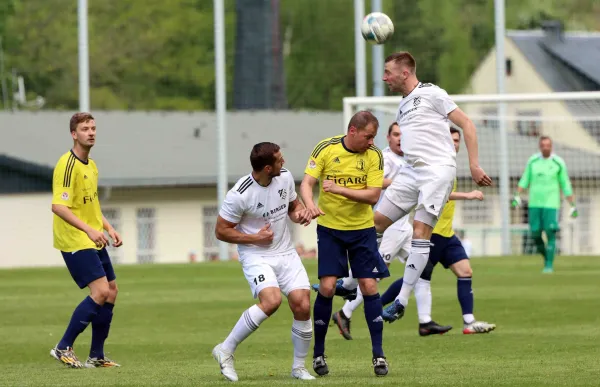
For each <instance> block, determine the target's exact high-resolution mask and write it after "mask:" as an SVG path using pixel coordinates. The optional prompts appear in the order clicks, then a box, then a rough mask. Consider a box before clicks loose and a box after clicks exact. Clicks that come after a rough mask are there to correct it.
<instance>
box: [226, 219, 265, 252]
mask: <svg viewBox="0 0 600 387" xmlns="http://www.w3.org/2000/svg"><path fill="white" fill-rule="evenodd" d="M235 226H237V223H232V222H230V221H227V220H225V219H223V218H222V217H221V216H220V215H219V216H218V217H217V226H216V227H215V236H216V237H217V239H218V240H220V241H223V242H227V243H233V244H236V245H259V246H267V245H270V244H271V242H273V231H271V225H270V224H267V225H265V226H264V227H263V228H261V229H260V231H259V232H257V233H256V234H244V233H243V232H240V231H238V230H236V228H235Z"/></svg>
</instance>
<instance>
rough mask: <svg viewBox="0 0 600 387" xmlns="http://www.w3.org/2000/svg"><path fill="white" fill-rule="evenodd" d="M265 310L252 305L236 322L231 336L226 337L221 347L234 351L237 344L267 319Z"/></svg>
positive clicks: (230, 351)
mask: <svg viewBox="0 0 600 387" xmlns="http://www.w3.org/2000/svg"><path fill="white" fill-rule="evenodd" d="M267 317H269V316H267V315H266V314H265V312H263V311H262V310H261V309H260V308H259V307H258V305H252V306H251V307H250V308H248V309H246V310H245V311H244V313H242V316H241V317H240V319H239V320H238V322H237V323H236V324H235V326H234V327H233V329H232V330H231V332H230V333H229V336H227V338H226V339H225V341H224V342H223V344H222V345H221V348H223V350H224V351H226V352H229V353H233V352H235V349H236V348H237V346H238V345H239V344H240V343H241V342H242V341H244V340H245V339H246V338H247V337H248V336H250V334H251V333H252V332H254V331H255V330H257V329H258V326H259V325H260V324H261V323H262V322H263V321H265V320H266V319H267Z"/></svg>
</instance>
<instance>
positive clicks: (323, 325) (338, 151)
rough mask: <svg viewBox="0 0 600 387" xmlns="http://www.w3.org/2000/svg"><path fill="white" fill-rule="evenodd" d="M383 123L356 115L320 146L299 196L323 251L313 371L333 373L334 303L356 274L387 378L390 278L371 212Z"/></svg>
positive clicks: (376, 363) (378, 368) (380, 369)
mask: <svg viewBox="0 0 600 387" xmlns="http://www.w3.org/2000/svg"><path fill="white" fill-rule="evenodd" d="M378 127H379V122H378V121H377V118H375V116H374V115H373V114H371V113H370V112H367V111H361V112H358V113H356V114H355V115H354V116H353V117H352V119H351V120H350V123H349V124H348V132H347V134H346V135H343V136H335V137H331V138H327V139H325V140H323V141H321V142H320V143H319V144H317V146H316V147H315V148H314V150H313V152H312V154H311V155H310V158H309V160H308V164H307V166H306V170H305V175H304V179H303V180H302V184H301V186H300V195H301V197H302V200H303V201H304V204H305V206H306V209H307V210H308V211H309V212H310V213H311V215H312V217H313V219H314V218H317V245H318V250H319V262H318V264H319V267H318V271H319V279H320V284H319V292H318V293H317V298H316V300H315V303H314V315H313V316H314V329H313V330H314V336H315V344H314V351H313V369H314V370H315V372H316V373H317V374H318V375H320V376H323V375H326V374H327V373H329V368H328V366H327V362H326V361H325V336H326V335H327V328H328V325H329V320H330V319H331V312H332V301H333V295H334V292H335V286H336V281H337V279H338V278H343V277H347V276H348V261H350V267H351V269H352V274H353V276H354V277H355V278H358V282H359V286H360V289H361V291H362V294H363V296H364V309H365V317H366V320H367V324H368V326H369V331H370V333H371V344H372V350H373V367H374V371H375V374H376V375H377V376H384V375H386V374H387V372H388V364H387V361H386V359H385V356H384V353H383V348H382V336H383V335H382V332H383V318H382V316H381V314H382V305H381V299H380V297H379V293H378V292H377V280H376V279H377V278H384V277H388V276H389V272H388V269H387V267H386V265H385V262H384V261H383V259H382V258H381V256H380V255H379V252H378V251H377V235H376V232H375V227H374V221H373V209H372V206H373V205H375V204H376V203H377V201H378V200H379V196H380V193H381V187H382V184H383V164H384V160H383V156H382V154H381V151H380V150H379V149H378V148H377V147H375V146H374V145H373V139H374V138H375V135H376V134H377V129H378ZM319 181H320V193H319V205H318V207H317V205H315V203H314V201H313V187H314V186H315V185H316V184H317V182H319Z"/></svg>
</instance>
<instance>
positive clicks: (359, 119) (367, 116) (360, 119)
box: [348, 110, 379, 130]
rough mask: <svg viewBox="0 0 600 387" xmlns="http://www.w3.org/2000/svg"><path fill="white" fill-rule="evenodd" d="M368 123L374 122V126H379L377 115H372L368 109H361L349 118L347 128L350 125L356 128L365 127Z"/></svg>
mask: <svg viewBox="0 0 600 387" xmlns="http://www.w3.org/2000/svg"><path fill="white" fill-rule="evenodd" d="M369 124H374V125H375V128H376V129H377V128H379V121H378V120H377V117H375V116H374V115H373V113H371V112H370V111H367V110H361V111H359V112H358V113H356V114H355V115H353V116H352V118H351V119H350V123H348V129H350V127H351V126H354V127H355V128H356V129H358V130H362V129H364V128H366V127H367V125H369Z"/></svg>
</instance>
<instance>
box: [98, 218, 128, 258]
mask: <svg viewBox="0 0 600 387" xmlns="http://www.w3.org/2000/svg"><path fill="white" fill-rule="evenodd" d="M102 215H104V217H105V218H106V220H108V223H110V225H111V226H113V228H114V229H115V230H117V232H119V231H120V230H121V210H120V209H118V208H103V209H102ZM105 234H106V235H107V236H108V233H106V232H105ZM109 241H110V243H111V245H110V246H108V247H107V248H106V250H107V251H108V254H109V255H110V260H111V261H112V263H115V264H116V263H120V262H122V258H123V257H122V254H121V252H122V251H123V250H122V249H121V248H116V247H114V246H113V245H112V244H113V243H114V241H113V240H110V238H109Z"/></svg>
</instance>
